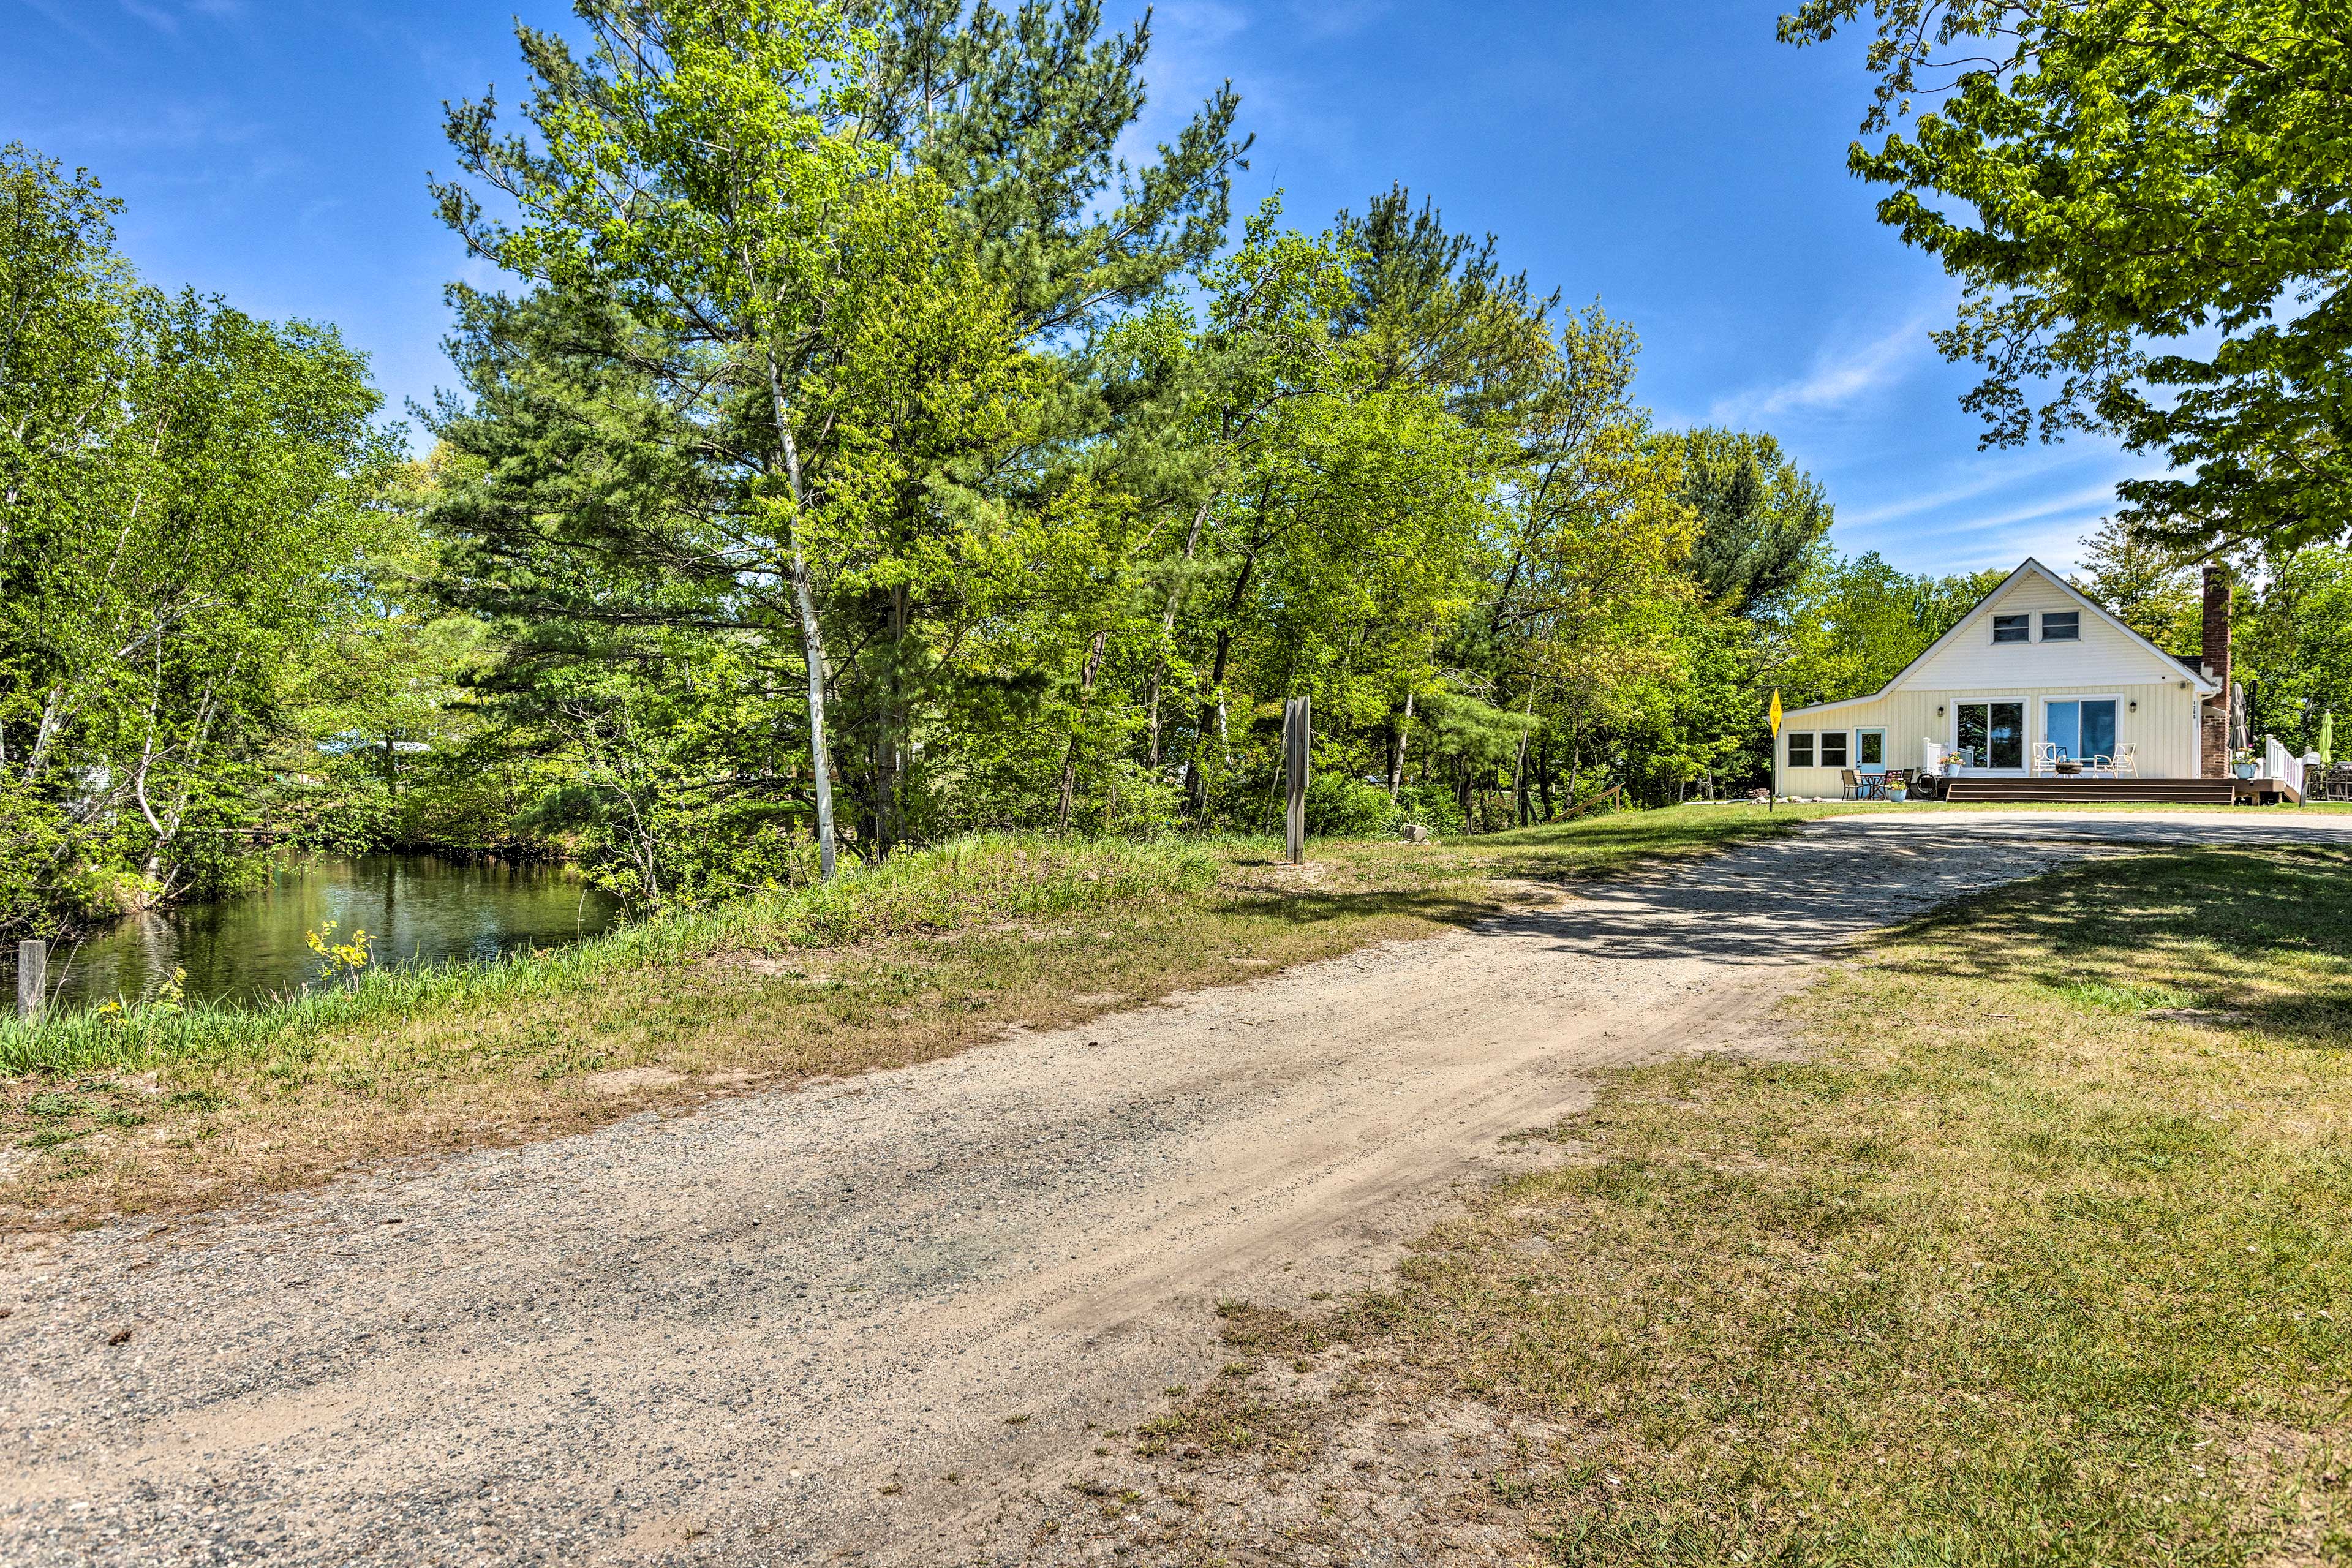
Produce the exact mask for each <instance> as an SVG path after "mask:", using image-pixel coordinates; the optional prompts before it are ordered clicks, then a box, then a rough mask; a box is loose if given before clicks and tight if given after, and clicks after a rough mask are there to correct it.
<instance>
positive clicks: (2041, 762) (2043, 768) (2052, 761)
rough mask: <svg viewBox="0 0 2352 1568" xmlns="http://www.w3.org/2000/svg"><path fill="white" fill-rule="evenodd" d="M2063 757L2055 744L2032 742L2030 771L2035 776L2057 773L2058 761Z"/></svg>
mask: <svg viewBox="0 0 2352 1568" xmlns="http://www.w3.org/2000/svg"><path fill="white" fill-rule="evenodd" d="M2063 755H2064V753H2063V752H2062V751H2061V750H2060V748H2059V745H2058V742H2055V741H2036V742H2033V766H2032V770H2031V771H2032V773H2037V774H2039V773H2056V772H2057V771H2058V759H2059V758H2060V757H2061V756H2063Z"/></svg>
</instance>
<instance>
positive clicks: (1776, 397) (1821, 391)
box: [1710, 311, 1935, 425]
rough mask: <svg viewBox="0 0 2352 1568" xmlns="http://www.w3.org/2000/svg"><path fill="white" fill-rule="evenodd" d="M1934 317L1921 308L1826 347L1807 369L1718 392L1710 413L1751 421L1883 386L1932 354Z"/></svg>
mask: <svg viewBox="0 0 2352 1568" xmlns="http://www.w3.org/2000/svg"><path fill="white" fill-rule="evenodd" d="M1934 319H1935V318H1934V316H1933V315H1931V314H1930V313H1929V312H1927V311H1921V312H1919V313H1917V314H1916V315H1914V316H1911V317H1909V318H1908V319H1906V321H1903V322H1902V324H1901V325H1899V326H1897V327H1895V328H1894V329H1893V330H1892V331H1887V332H1885V333H1883V334H1881V335H1880V336H1878V337H1876V338H1874V339H1872V340H1871V341H1869V342H1864V343H1862V344H1859V345H1851V346H1847V347H1843V348H1838V349H1834V350H1824V351H1823V352H1822V353H1821V354H1819V355H1818V356H1816V358H1815V360H1814V363H1813V367H1812V369H1811V370H1810V371H1808V372H1807V373H1806V374H1803V375H1801V376H1798V377H1796V378H1795V379H1793V380H1790V381H1784V382H1781V383H1780V384H1777V385H1773V386H1764V387H1757V388H1753V389H1751V390H1749V391H1747V392H1739V393H1734V394H1732V395H1729V396H1727V397H1720V398H1717V400H1716V402H1715V405H1714V407H1713V409H1712V410H1710V417H1711V418H1713V419H1714V421H1715V422H1716V423H1717V424H1718V425H1746V424H1752V423H1756V422H1759V421H1762V420H1767V419H1774V418H1779V417H1782V416H1787V415H1791V414H1816V413H1825V412H1827V411H1829V410H1832V409H1835V408H1841V407H1843V406H1845V405H1848V404H1851V403H1853V402H1854V401H1855V400H1857V399H1859V398H1861V397H1863V396H1864V395H1866V394H1869V393H1873V392H1878V391H1883V390H1885V388H1888V387H1891V386H1893V385H1895V384H1896V383H1898V382H1900V381H1902V380H1903V379H1904V377H1905V376H1906V375H1908V374H1910V373H1911V371H1912V369H1913V368H1914V367H1915V366H1916V365H1918V364H1920V363H1923V362H1925V361H1926V360H1927V358H1929V357H1930V356H1931V355H1932V354H1933V353H1934V346H1933V345H1932V344H1931V343H1929V342H1928V341H1927V325H1928V323H1929V321H1932V320H1934Z"/></svg>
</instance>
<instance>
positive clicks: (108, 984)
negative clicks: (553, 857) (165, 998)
mask: <svg viewBox="0 0 2352 1568" xmlns="http://www.w3.org/2000/svg"><path fill="white" fill-rule="evenodd" d="M620 912H621V911H620V906H619V903H618V902H617V900H614V899H613V898H612V897H610V896H609V895H607V894H605V893H602V892H599V891H597V890H596V889H593V888H592V887H590V886H589V885H588V883H587V882H585V881H584V880H583V879H581V878H580V877H579V876H578V875H577V874H576V873H573V872H571V871H567V870H564V869H562V868H553V867H547V866H532V865H522V864H517V863H514V862H510V861H503V860H452V859H444V858H441V857H440V856H437V855H369V856H363V857H362V858H358V859H354V860H332V859H320V860H311V861H306V862H303V863H300V864H298V865H294V866H290V867H288V868H284V869H282V870H280V871H279V872H278V874H277V875H276V876H274V877H273V878H272V879H270V882H269V885H268V887H267V888H265V889H261V890H260V891H258V892H254V893H249V894H247V895H245V896H243V897H241V898H236V899H231V900H226V901H225V902H222V903H217V904H204V905H196V906H192V907H190V908H186V909H180V910H171V911H169V912H167V913H163V914H153V915H140V916H134V917H132V918H131V919H130V920H126V921H122V922H121V924H120V925H117V926H114V927H112V928H110V929H109V930H107V931H102V932H100V934H98V935H96V936H93V937H90V938H89V939H88V940H86V941H84V942H82V944H81V945H80V947H79V949H76V948H74V947H72V946H71V945H70V944H67V945H64V946H60V947H58V948H57V949H56V950H55V951H54V952H53V953H52V955H51V957H50V960H49V979H50V984H51V986H52V987H53V988H58V990H57V994H58V1001H59V1002H60V1003H61V1004H63V1005H68V1006H76V1005H79V1006H88V1005H95V1004H97V1003H100V1002H105V1001H109V1000H111V999H113V998H115V997H118V996H119V997H121V998H123V999H124V1000H126V1001H137V1000H139V999H141V998H142V997H146V996H152V994H154V992H155V990H156V988H157V987H159V986H161V985H162V984H163V983H164V982H165V981H167V980H169V979H170V978H171V976H172V971H173V969H174V968H180V969H184V970H186V971H187V976H188V977H187V982H186V987H187V995H188V997H189V999H190V1000H195V999H198V998H204V999H206V1000H213V1001H223V1002H248V1001H253V1000H256V999H257V998H261V997H266V996H269V995H273V994H280V993H284V992H289V991H299V990H300V989H301V988H302V987H303V986H304V985H306V984H310V982H311V981H312V980H313V979H314V978H316V975H317V973H318V960H317V958H316V957H315V956H314V955H313V954H312V953H311V952H310V947H309V944H308V943H307V942H305V941H304V938H305V936H306V934H307V933H309V932H310V931H316V930H318V929H319V928H320V926H321V925H322V924H323V923H324V922H326V921H334V922H335V924H336V928H337V929H336V938H337V940H338V941H341V940H345V939H347V938H348V937H349V936H350V934H351V933H352V931H356V930H364V931H366V932H367V933H368V942H369V947H370V949H371V950H372V951H373V953H374V956H375V961H376V962H377V963H439V962H441V961H443V960H445V959H451V958H489V957H493V956H495V955H497V954H498V953H499V952H511V951H514V950H516V949H520V948H526V947H552V946H554V945H556V944H558V943H561V942H577V941H579V940H580V939H581V938H583V937H586V936H593V935H594V934H595V933H597V932H598V931H605V930H607V929H609V928H610V927H611V926H612V925H613V924H614V922H615V921H617V920H618V919H619V918H620ZM14 957H15V953H14V952H13V950H11V951H10V952H8V953H7V954H5V958H0V964H5V963H8V962H10V961H13V959H14ZM61 969H62V970H63V972H64V973H63V976H62V985H61V986H60V984H59V982H60V975H59V971H60V970H61ZM7 987H8V989H7V990H6V991H5V992H0V994H14V987H15V977H14V975H13V974H11V975H9V976H8V977H7Z"/></svg>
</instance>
